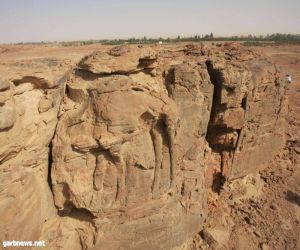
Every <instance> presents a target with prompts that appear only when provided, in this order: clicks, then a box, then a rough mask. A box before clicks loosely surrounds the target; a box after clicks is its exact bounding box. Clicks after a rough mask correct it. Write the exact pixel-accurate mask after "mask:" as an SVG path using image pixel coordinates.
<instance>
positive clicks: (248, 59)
mask: <svg viewBox="0 0 300 250" xmlns="http://www.w3.org/2000/svg"><path fill="white" fill-rule="evenodd" d="M0 75H1V81H0V164H1V165H0V187H1V188H0V196H1V197H2V198H1V202H0V211H3V212H2V214H1V218H3V219H2V220H1V222H0V240H9V239H17V238H18V239H24V240H26V239H43V240H45V241H46V242H47V243H46V244H47V246H48V248H49V249H173V248H174V249H175V248H176V247H180V246H181V247H184V246H185V245H186V243H187V242H188V241H189V240H190V239H191V238H193V236H194V235H196V234H198V233H199V232H200V231H202V230H203V225H204V222H205V220H206V219H207V216H208V214H209V211H211V207H210V206H211V204H210V200H209V199H208V194H209V192H211V190H214V191H215V192H220V190H221V187H222V185H223V184H224V182H225V181H226V180H228V179H229V180H232V179H236V178H240V177H243V176H246V175H248V174H250V173H256V172H258V171H259V170H262V169H264V168H265V167H266V165H267V163H268V162H269V161H271V160H273V159H274V157H275V155H276V154H277V153H278V152H279V150H280V149H281V148H282V146H283V143H284V141H285V138H284V123H283V120H284V114H285V96H284V83H283V81H282V80H281V78H280V77H281V76H280V72H279V71H278V69H277V68H276V67H275V66H274V65H273V64H272V63H270V62H269V61H268V60H267V59H265V58H264V57H263V56H261V55H258V54H256V53H254V52H253V51H251V50H249V49H246V48H244V47H240V46H236V45H234V44H225V45H218V46H214V45H212V46H204V45H198V44H194V45H187V46H183V45H181V46H171V45H165V46H129V45H124V46H119V47H114V48H105V49H103V50H101V51H96V52H94V53H92V54H90V55H87V56H86V57H84V58H82V59H81V61H80V62H78V63H77V64H70V63H67V62H65V61H47V60H35V61H32V62H30V66H29V64H28V62H18V63H16V64H14V65H9V67H8V66H7V68H5V67H4V66H3V65H2V66H1V67H0ZM16 218H18V219H17V220H18V223H15V221H16ZM32 218H33V219H32ZM224 220H225V221H226V218H224ZM228 223H230V222H228ZM20 224H23V225H26V228H25V227H20ZM213 230H214V231H213V232H212V231H211V232H206V231H205V230H203V231H202V232H203V234H204V238H205V237H206V238H209V236H208V235H211V234H216V235H217V234H219V232H220V230H222V229H218V228H216V227H215V228H213ZM218 230H219V231H218ZM221 232H222V231H221ZM222 234H223V233H222ZM205 235H206V236H205ZM223 236H224V235H223Z"/></svg>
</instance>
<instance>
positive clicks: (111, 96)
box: [67, 86, 179, 204]
mask: <svg viewBox="0 0 300 250" xmlns="http://www.w3.org/2000/svg"><path fill="white" fill-rule="evenodd" d="M71 112H72V114H69V115H68V117H69V118H68V122H67V124H69V125H67V126H70V124H71V123H72V124H74V123H76V122H78V121H79V120H85V121H87V120H89V121H91V120H92V123H93V124H95V125H97V124H102V126H103V124H104V125H105V126H106V132H104V133H100V134H97V135H95V134H94V135H93V139H94V140H95V141H96V142H97V143H96V145H92V146H91V148H90V150H95V149H96V150H97V151H99V152H100V154H98V155H97V156H96V167H95V171H94V189H96V190H98V191H100V190H101V189H102V188H103V180H104V176H105V171H106V166H105V163H103V162H104V156H103V153H105V152H106V153H108V154H109V156H110V157H111V159H112V162H113V164H114V165H115V166H116V170H117V194H116V199H115V201H116V202H117V203H120V204H124V201H125V197H126V183H125V176H126V173H125V172H126V162H125V161H124V158H123V156H122V153H121V148H122V144H123V143H125V142H127V141H129V140H130V139H131V138H133V137H134V136H137V135H138V134H140V133H142V132H148V133H150V135H151V138H152V142H153V148H154V153H155V166H154V179H153V184H152V192H153V195H154V196H155V195H157V194H158V192H159V185H160V175H161V173H160V169H161V165H162V160H163V152H162V149H163V140H162V136H161V132H160V131H159V129H158V127H159V126H162V125H163V127H165V129H166V134H167V137H168V144H169V153H170V189H173V188H174V186H175V178H176V156H175V149H174V145H175V135H176V128H177V125H178V122H179V113H178V109H177V106H176V104H175V102H174V101H173V100H172V99H170V98H169V97H168V96H167V95H166V94H161V93H159V94H158V93H155V92H153V91H150V90H149V89H147V88H144V87H141V86H138V87H133V86H130V88H128V89H126V90H122V91H118V90H117V91H112V92H109V91H107V89H106V90H105V91H101V89H97V88H96V89H95V88H94V89H88V90H87V91H85V97H84V100H83V101H82V102H81V105H80V107H79V108H78V109H77V110H76V111H71ZM91 117H92V119H91ZM101 152H102V153H101Z"/></svg>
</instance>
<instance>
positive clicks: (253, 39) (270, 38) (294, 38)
mask: <svg viewBox="0 0 300 250" xmlns="http://www.w3.org/2000/svg"><path fill="white" fill-rule="evenodd" d="M201 41H241V42H246V44H259V43H264V42H273V43H276V44H285V43H288V44H300V34H280V33H276V34H271V35H265V36H263V35H260V36H255V35H251V34H250V35H247V36H244V35H240V36H230V37H224V36H217V37H216V36H214V34H213V33H210V34H202V35H195V36H185V37H181V36H180V35H178V36H177V37H173V38H170V37H168V38H163V37H159V38H151V37H150V38H148V37H146V36H144V37H142V38H134V37H133V38H129V39H103V40H86V41H69V42H56V43H59V44H62V46H66V47H67V46H83V45H90V44H95V43H100V44H106V45H119V44H124V43H128V44H154V43H159V42H162V43H178V42H201ZM18 44H47V42H40V43H18Z"/></svg>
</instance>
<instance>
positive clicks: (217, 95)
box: [205, 60, 235, 193]
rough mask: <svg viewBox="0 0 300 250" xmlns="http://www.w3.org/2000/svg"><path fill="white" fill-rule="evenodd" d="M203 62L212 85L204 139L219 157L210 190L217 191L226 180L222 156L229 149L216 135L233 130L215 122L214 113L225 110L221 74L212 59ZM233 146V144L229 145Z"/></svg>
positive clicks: (228, 151)
mask: <svg viewBox="0 0 300 250" xmlns="http://www.w3.org/2000/svg"><path fill="white" fill-rule="evenodd" d="M205 64H206V67H207V72H208V74H209V77H210V81H211V83H212V84H213V85H214V92H213V102H212V108H211V113H210V120H209V123H208V128H207V134H206V140H207V142H208V144H209V146H210V147H211V149H212V150H213V152H215V153H218V154H219V155H220V159H221V162H220V166H219V167H220V172H217V173H215V174H214V176H213V185H212V190H213V191H214V192H217V193H219V192H220V190H221V188H222V186H223V185H224V183H225V180H226V178H225V175H224V172H225V168H227V164H228V163H226V162H225V159H224V158H226V155H227V154H230V151H231V150H230V149H229V148H227V146H226V145H224V144H222V143H219V140H220V139H218V137H221V136H222V135H225V134H231V133H234V130H233V129H232V128H227V127H224V126H220V125H218V124H216V122H215V118H216V115H217V114H218V113H219V112H223V111H224V110H226V104H222V103H221V94H222V82H223V76H222V73H221V72H220V71H219V70H216V69H215V68H214V66H213V63H212V61H210V60H207V61H206V62H205ZM225 136H226V135H225ZM234 146H235V145H229V147H234Z"/></svg>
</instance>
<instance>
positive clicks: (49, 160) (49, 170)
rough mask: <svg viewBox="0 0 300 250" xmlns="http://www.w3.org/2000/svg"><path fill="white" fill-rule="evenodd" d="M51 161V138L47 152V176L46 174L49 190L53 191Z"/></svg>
mask: <svg viewBox="0 0 300 250" xmlns="http://www.w3.org/2000/svg"><path fill="white" fill-rule="evenodd" d="M52 162H53V158H52V140H51V142H50V144H49V154H48V176H47V181H48V185H49V188H50V190H51V192H52V193H53V190H52V181H51V167H52Z"/></svg>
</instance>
